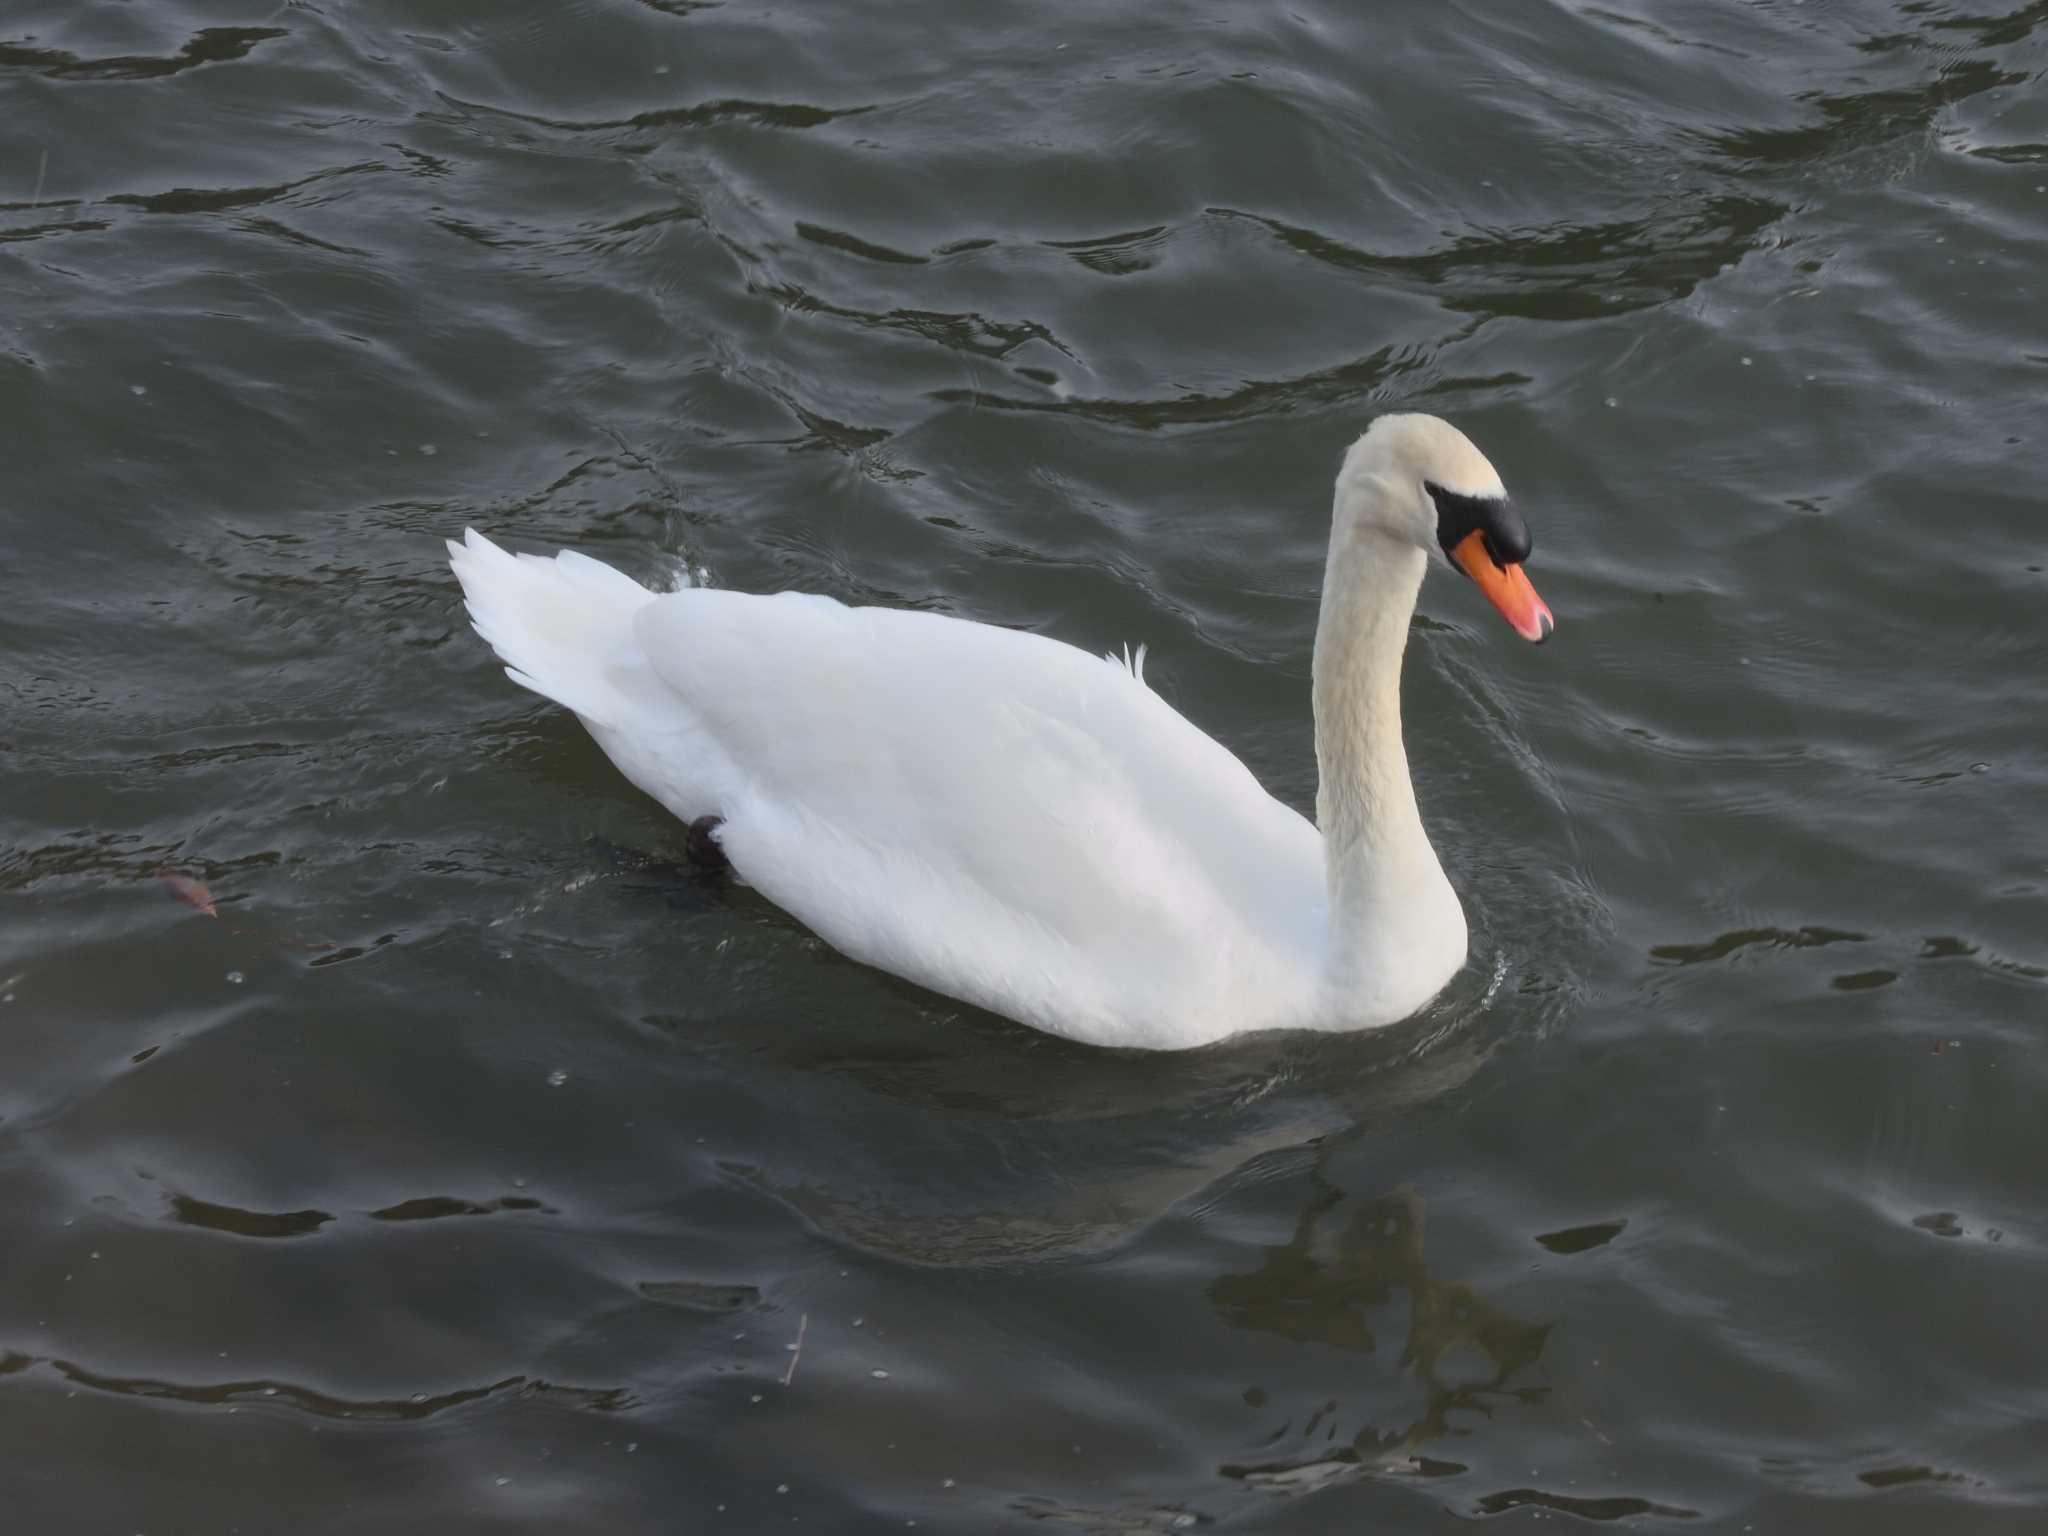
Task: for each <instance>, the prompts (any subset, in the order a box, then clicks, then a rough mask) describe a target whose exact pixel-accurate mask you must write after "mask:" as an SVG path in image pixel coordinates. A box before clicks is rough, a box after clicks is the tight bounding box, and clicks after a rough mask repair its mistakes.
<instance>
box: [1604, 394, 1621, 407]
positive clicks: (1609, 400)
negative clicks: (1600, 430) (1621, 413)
mask: <svg viewBox="0 0 2048 1536" xmlns="http://www.w3.org/2000/svg"><path fill="white" fill-rule="evenodd" d="M1619 404H1621V402H1620V401H1619V400H1617V399H1615V398H1614V396H1612V395H1609V396H1608V397H1607V409H1609V410H1610V411H1611V410H1613V409H1614V408H1615V407H1616V406H1617V405H1619Z"/></svg>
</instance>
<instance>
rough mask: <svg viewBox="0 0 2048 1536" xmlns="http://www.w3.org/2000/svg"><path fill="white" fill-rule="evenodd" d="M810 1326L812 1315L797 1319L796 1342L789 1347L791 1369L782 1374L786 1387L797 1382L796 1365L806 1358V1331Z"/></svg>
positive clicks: (807, 1314)
mask: <svg viewBox="0 0 2048 1536" xmlns="http://www.w3.org/2000/svg"><path fill="white" fill-rule="evenodd" d="M810 1326H811V1314H810V1313H808V1312H806V1313H805V1314H804V1315H803V1316H802V1317H800V1318H798V1319H797V1324H796V1342H795V1343H794V1344H792V1345H790V1346H789V1369H788V1370H786V1371H784V1372H783V1373H782V1384H783V1385H784V1386H785V1387H786V1386H788V1385H789V1384H790V1383H791V1382H792V1381H794V1380H796V1363H797V1361H799V1360H801V1359H803V1357H804V1330H805V1329H807V1328H809V1327H810Z"/></svg>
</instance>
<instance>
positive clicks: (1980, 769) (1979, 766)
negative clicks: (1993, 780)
mask: <svg viewBox="0 0 2048 1536" xmlns="http://www.w3.org/2000/svg"><path fill="white" fill-rule="evenodd" d="M1990 771H1991V765H1990V764H1989V763H1972V764H1970V772H1972V773H1989V772H1990Z"/></svg>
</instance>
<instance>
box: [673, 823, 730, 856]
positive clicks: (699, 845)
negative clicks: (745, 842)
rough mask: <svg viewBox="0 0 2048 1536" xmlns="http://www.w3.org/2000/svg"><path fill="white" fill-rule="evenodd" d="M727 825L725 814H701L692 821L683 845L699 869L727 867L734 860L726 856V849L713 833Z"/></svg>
mask: <svg viewBox="0 0 2048 1536" xmlns="http://www.w3.org/2000/svg"><path fill="white" fill-rule="evenodd" d="M724 825H725V818H724V817H723V816H699V817H698V818H697V819H696V820H695V821H693V822H691V823H690V831H689V834H688V836H686V837H685V838H684V839H683V847H684V849H685V851H687V852H688V853H689V855H690V862H691V863H692V864H694V865H696V866H697V867H698V868H699V869H727V868H730V867H731V864H732V861H731V860H730V859H728V858H727V857H726V856H725V850H724V849H723V848H721V847H719V846H718V839H717V838H716V837H714V836H712V834H713V833H714V832H716V831H717V830H718V829H719V828H720V827H722V826H724Z"/></svg>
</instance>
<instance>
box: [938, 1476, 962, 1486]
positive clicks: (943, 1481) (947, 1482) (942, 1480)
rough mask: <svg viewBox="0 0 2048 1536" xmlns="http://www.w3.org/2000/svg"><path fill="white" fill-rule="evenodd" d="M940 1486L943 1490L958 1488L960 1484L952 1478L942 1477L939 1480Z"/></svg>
mask: <svg viewBox="0 0 2048 1536" xmlns="http://www.w3.org/2000/svg"><path fill="white" fill-rule="evenodd" d="M939 1486H940V1487H941V1488H957V1487H958V1486H959V1484H957V1483H955V1482H954V1481H953V1479H951V1478H950V1477H942V1478H940V1479H939Z"/></svg>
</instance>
